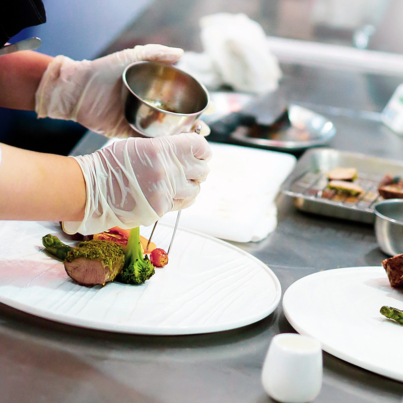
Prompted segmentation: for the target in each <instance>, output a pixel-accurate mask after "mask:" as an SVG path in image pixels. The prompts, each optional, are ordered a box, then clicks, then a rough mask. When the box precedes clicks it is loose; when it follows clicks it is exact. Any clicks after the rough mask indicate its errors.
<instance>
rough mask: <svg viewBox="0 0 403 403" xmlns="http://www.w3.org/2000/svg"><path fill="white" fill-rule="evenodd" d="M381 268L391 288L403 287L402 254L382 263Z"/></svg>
mask: <svg viewBox="0 0 403 403" xmlns="http://www.w3.org/2000/svg"><path fill="white" fill-rule="evenodd" d="M382 266H383V268H384V269H385V271H386V274H387V275H388V278H389V283H390V285H391V286H392V287H402V286H403V254H400V255H396V256H393V257H390V258H389V259H385V260H383V261H382Z"/></svg>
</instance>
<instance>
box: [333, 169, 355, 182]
mask: <svg viewBox="0 0 403 403" xmlns="http://www.w3.org/2000/svg"><path fill="white" fill-rule="evenodd" d="M327 177H328V179H329V180H331V181H332V180H340V181H350V182H352V181H355V180H356V179H357V177H358V171H357V168H341V167H338V168H334V169H332V170H331V171H329V172H328V173H327Z"/></svg>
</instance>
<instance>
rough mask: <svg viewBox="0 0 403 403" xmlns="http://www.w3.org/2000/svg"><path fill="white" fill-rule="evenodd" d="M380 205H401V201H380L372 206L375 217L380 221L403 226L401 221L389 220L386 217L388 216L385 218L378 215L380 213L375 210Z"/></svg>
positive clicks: (380, 214)
mask: <svg viewBox="0 0 403 403" xmlns="http://www.w3.org/2000/svg"><path fill="white" fill-rule="evenodd" d="M382 204H402V205H403V199H388V200H382V201H380V202H378V203H376V204H375V205H374V213H375V215H376V216H377V217H379V218H380V219H382V220H384V221H388V222H391V223H393V224H398V225H402V226H403V221H399V220H396V219H394V218H390V217H388V216H386V215H384V214H382V213H380V212H379V211H378V210H377V207H378V206H380V205H382Z"/></svg>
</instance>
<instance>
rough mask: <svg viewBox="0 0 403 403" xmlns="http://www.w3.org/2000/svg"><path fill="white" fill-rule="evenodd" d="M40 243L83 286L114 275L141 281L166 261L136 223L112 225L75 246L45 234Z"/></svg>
mask: <svg viewBox="0 0 403 403" xmlns="http://www.w3.org/2000/svg"><path fill="white" fill-rule="evenodd" d="M42 244H43V246H44V247H45V249H44V250H45V252H48V253H49V254H51V255H52V256H54V257H56V258H57V259H59V260H62V261H63V263H64V268H65V270H66V273H67V274H68V276H69V277H71V278H72V279H73V280H74V281H75V282H77V283H78V284H80V285H85V286H92V285H99V284H100V285H105V284H106V283H109V282H112V281H114V280H115V279H116V280H117V281H120V282H122V283H125V284H133V285H138V284H143V283H144V282H145V281H146V280H148V279H149V278H150V277H151V276H153V275H154V273H155V270H154V268H155V267H164V266H165V265H166V264H167V263H168V255H167V253H166V252H165V251H164V250H163V249H160V248H158V249H157V248H156V245H155V244H153V243H151V242H149V241H148V240H147V239H145V238H143V237H141V236H140V230H139V228H138V227H137V228H133V229H132V230H123V229H121V228H119V227H114V228H112V229H110V230H109V231H106V232H103V233H101V234H95V235H94V236H93V239H90V240H87V241H82V242H80V243H79V244H78V245H76V246H69V245H66V244H64V243H63V242H61V241H60V240H59V238H57V237H56V236H54V235H51V234H48V235H45V236H44V237H43V238H42ZM149 255H150V257H149Z"/></svg>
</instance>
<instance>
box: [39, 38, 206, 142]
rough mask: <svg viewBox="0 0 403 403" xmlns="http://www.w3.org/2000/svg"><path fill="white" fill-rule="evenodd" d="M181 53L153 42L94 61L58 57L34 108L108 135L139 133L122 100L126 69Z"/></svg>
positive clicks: (42, 115) (175, 58)
mask: <svg viewBox="0 0 403 403" xmlns="http://www.w3.org/2000/svg"><path fill="white" fill-rule="evenodd" d="M182 55H183V50H182V49H178V48H170V47H167V46H162V45H152V44H151V45H145V46H136V47H135V48H133V49H126V50H123V51H121V52H117V53H113V54H111V55H108V56H105V57H102V58H100V59H96V60H93V61H89V60H83V61H81V62H78V61H74V60H71V59H70V58H68V57H66V56H57V57H56V58H55V59H54V60H53V61H52V62H51V63H50V64H49V66H48V68H47V70H46V71H45V73H44V74H43V76H42V79H41V82H40V84H39V87H38V89H37V92H36V99H35V103H36V104H35V111H36V113H37V114H38V117H39V118H45V117H50V118H53V119H63V120H73V121H75V122H78V123H80V124H82V125H83V126H85V127H86V128H87V129H89V130H92V131H94V132H96V133H99V134H103V135H104V136H107V137H129V136H138V133H137V132H135V131H134V130H133V129H132V128H131V127H130V125H129V124H128V123H127V121H126V119H125V116H124V108H123V103H122V99H121V96H122V86H123V85H124V84H123V81H122V74H123V71H124V69H125V68H126V66H128V65H129V64H131V63H134V62H138V61H145V60H147V61H158V62H161V63H167V64H172V63H175V62H177V61H178V60H179V58H180V57H181V56H182ZM198 123H200V122H198ZM209 132H210V130H209V128H208V126H207V125H205V124H204V125H202V132H201V134H202V135H208V134H209Z"/></svg>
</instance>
